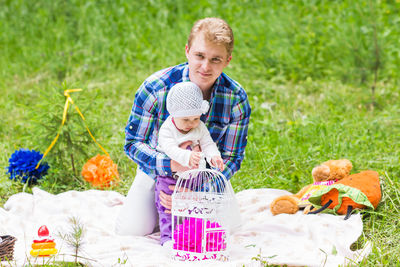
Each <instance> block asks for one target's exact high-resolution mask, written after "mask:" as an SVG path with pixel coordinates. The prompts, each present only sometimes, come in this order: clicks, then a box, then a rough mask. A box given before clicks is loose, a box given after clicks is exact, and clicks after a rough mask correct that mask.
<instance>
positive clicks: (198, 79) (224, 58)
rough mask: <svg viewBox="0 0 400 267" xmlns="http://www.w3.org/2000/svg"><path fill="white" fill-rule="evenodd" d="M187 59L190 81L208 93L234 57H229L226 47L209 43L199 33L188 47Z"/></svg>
mask: <svg viewBox="0 0 400 267" xmlns="http://www.w3.org/2000/svg"><path fill="white" fill-rule="evenodd" d="M186 58H187V59H188V62H189V78H190V80H191V81H192V82H194V83H195V84H197V85H198V86H199V87H200V88H201V89H202V90H203V91H206V90H208V89H210V88H211V87H212V86H213V84H214V83H215V80H216V79H217V78H218V77H219V75H221V73H222V71H223V70H224V68H225V67H226V66H227V65H228V64H229V62H230V61H231V59H232V56H229V55H228V51H226V48H225V46H223V45H220V44H215V43H212V42H209V41H207V40H206V39H205V38H204V34H202V33H199V34H198V35H197V37H195V38H194V39H193V41H192V46H191V47H190V48H189V47H188V45H186Z"/></svg>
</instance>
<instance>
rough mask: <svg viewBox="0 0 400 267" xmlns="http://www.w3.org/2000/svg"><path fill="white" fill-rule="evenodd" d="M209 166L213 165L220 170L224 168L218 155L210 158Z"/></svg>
mask: <svg viewBox="0 0 400 267" xmlns="http://www.w3.org/2000/svg"><path fill="white" fill-rule="evenodd" d="M211 166H213V167H214V168H218V169H219V170H220V171H222V170H223V169H225V164H224V161H223V160H222V158H221V157H220V156H214V157H212V158H211Z"/></svg>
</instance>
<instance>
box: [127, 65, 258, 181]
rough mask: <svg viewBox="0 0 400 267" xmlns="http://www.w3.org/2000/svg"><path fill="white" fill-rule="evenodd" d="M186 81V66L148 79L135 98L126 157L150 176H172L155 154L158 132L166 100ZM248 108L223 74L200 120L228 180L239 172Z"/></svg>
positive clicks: (165, 160) (165, 159)
mask: <svg viewBox="0 0 400 267" xmlns="http://www.w3.org/2000/svg"><path fill="white" fill-rule="evenodd" d="M186 81H190V80H189V67H188V64H187V63H184V64H181V65H177V66H174V67H170V68H167V69H164V70H161V71H158V72H156V73H154V74H153V75H151V76H150V77H149V78H147V79H146V80H145V81H144V82H143V84H142V85H141V86H140V88H139V89H138V91H137V92H136V95H135V100H134V103H133V106H132V112H131V115H130V116H129V120H128V123H127V126H126V128H125V146H124V150H125V153H126V154H127V155H128V156H129V157H130V158H131V159H132V160H133V161H134V162H136V163H137V164H138V165H139V167H140V169H142V170H143V171H144V172H145V173H147V174H148V175H149V176H151V177H153V178H154V179H155V178H156V176H157V175H172V172H171V160H170V159H169V158H168V156H167V155H165V154H164V153H160V152H158V151H156V147H157V139H158V131H159V129H160V127H161V125H162V123H163V122H164V121H165V119H166V118H167V117H168V116H169V114H168V111H167V109H166V98H167V93H168V91H169V90H170V88H171V87H172V86H173V85H175V84H176V83H180V82H186ZM250 113H251V108H250V104H249V101H248V98H247V94H246V92H245V91H244V89H243V88H242V87H241V85H240V84H238V83H237V82H236V81H234V80H232V79H231V78H229V77H228V76H227V75H226V74H224V73H222V74H221V75H220V76H219V77H218V78H217V80H216V82H215V84H214V87H213V90H212V94H211V99H210V109H209V111H208V113H207V114H203V115H202V116H201V118H200V119H201V120H202V121H203V122H204V123H205V124H206V126H207V128H208V130H209V131H210V134H211V137H212V139H213V140H214V142H215V143H216V144H217V146H218V149H219V151H220V152H221V156H222V159H223V160H224V163H225V165H226V168H225V169H224V170H223V172H222V173H223V174H224V175H225V177H226V178H227V179H230V178H231V177H232V175H233V174H234V173H235V172H236V171H238V170H239V168H240V164H241V162H242V160H243V157H244V150H245V147H246V144H247V129H248V125H249V119H250Z"/></svg>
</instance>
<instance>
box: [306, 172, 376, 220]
mask: <svg viewBox="0 0 400 267" xmlns="http://www.w3.org/2000/svg"><path fill="white" fill-rule="evenodd" d="M381 198H382V191H381V186H380V181H379V174H378V173H377V172H376V171H370V170H369V171H363V172H360V173H356V174H352V175H349V176H348V177H346V178H344V179H342V180H339V181H337V182H336V183H334V184H333V185H330V186H328V187H326V188H324V189H321V190H319V191H317V192H315V193H314V194H313V195H312V196H311V197H310V198H309V201H310V202H311V203H312V204H313V206H314V207H316V208H319V209H317V210H313V211H311V212H309V214H316V213H319V212H322V211H323V210H325V209H330V210H331V211H332V212H333V213H336V214H341V215H344V214H346V217H345V220H347V219H348V218H349V217H350V215H351V212H352V211H353V210H354V209H366V208H370V209H376V207H377V206H378V204H379V202H380V200H381Z"/></svg>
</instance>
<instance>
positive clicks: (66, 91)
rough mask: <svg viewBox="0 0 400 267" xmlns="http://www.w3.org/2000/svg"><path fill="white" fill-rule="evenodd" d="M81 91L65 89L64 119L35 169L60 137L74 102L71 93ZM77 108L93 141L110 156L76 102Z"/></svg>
mask: <svg viewBox="0 0 400 267" xmlns="http://www.w3.org/2000/svg"><path fill="white" fill-rule="evenodd" d="M79 91H82V89H67V90H65V91H64V96H65V97H66V98H67V99H66V100H65V105H64V113H63V119H62V122H61V126H60V129H58V133H57V135H56V137H55V138H54V140H53V141H52V142H51V144H50V146H49V147H48V148H47V149H46V151H45V152H44V154H43V157H42V159H41V160H40V161H39V162H38V164H37V165H36V168H35V169H37V168H39V166H40V163H41V162H42V160H43V159H44V157H46V155H47V154H48V153H49V151H50V150H51V149H52V148H53V146H54V145H55V144H56V142H57V140H58V137H59V136H60V131H61V128H62V127H63V126H64V123H65V121H66V120H67V113H68V109H69V103H71V104H74V101H73V100H72V98H71V96H70V93H74V92H79ZM75 109H76V111H77V112H78V113H79V115H80V116H81V118H82V120H83V123H84V124H85V127H86V130H87V131H88V133H89V135H90V137H92V139H93V141H94V142H95V143H96V144H97V145H98V146H99V147H100V148H101V150H103V152H104V153H105V154H106V155H107V156H108V157H110V155H108V153H107V151H106V150H105V149H104V148H103V147H102V146H101V145H100V144H99V143H98V142H97V141H96V139H95V138H94V136H93V134H92V133H91V132H90V130H89V127H88V126H87V124H86V120H85V117H84V116H83V114H82V112H81V111H80V110H79V108H78V106H77V105H76V104H75Z"/></svg>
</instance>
